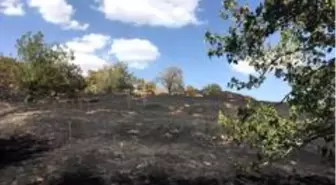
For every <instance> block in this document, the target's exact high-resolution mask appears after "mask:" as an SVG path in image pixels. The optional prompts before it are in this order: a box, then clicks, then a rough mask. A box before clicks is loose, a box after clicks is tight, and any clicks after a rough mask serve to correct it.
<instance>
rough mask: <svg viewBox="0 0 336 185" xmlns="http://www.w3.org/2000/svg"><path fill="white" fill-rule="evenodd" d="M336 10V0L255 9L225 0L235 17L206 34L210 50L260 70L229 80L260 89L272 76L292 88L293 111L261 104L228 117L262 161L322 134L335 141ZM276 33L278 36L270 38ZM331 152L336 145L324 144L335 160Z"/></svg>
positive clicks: (270, 2) (295, 0)
mask: <svg viewBox="0 0 336 185" xmlns="http://www.w3.org/2000/svg"><path fill="white" fill-rule="evenodd" d="M334 10H335V1H331V0H326V1H325V0H317V1H304V0H284V1H278V0H266V1H264V2H263V3H260V4H259V5H258V6H257V7H256V8H255V9H252V10H251V9H250V8H249V7H247V6H240V5H239V4H238V3H237V2H236V1H234V0H224V3H223V10H222V17H223V18H224V19H225V20H234V23H233V24H232V26H231V27H230V28H229V32H228V34H226V35H219V34H213V33H210V32H207V33H206V34H205V37H206V39H207V41H208V43H209V47H210V48H209V52H208V55H209V56H210V57H212V56H217V57H222V56H223V55H226V57H227V59H228V62H229V63H238V62H246V63H248V64H249V65H250V66H253V67H254V69H255V70H256V73H257V74H256V75H250V76H249V80H248V81H240V80H238V79H236V78H232V80H231V82H230V83H229V86H230V87H232V88H237V89H238V90H239V89H252V88H257V87H259V86H260V85H262V83H263V81H264V80H265V79H266V77H267V75H274V76H276V77H277V78H279V79H281V80H283V81H284V82H285V83H287V84H288V85H289V86H290V87H291V91H290V92H289V94H288V95H286V96H285V97H284V99H283V102H286V103H287V104H288V106H289V107H290V116H289V117H288V118H285V119H284V118H282V117H279V116H278V115H277V112H276V111H274V109H273V107H270V106H267V105H261V104H251V105H248V106H247V107H245V108H243V109H242V111H240V116H239V119H238V120H231V121H228V120H227V119H226V118H225V119H224V118H223V115H222V116H221V119H220V122H221V123H223V124H224V125H225V127H226V128H227V129H226V130H228V133H229V135H231V137H232V138H233V139H234V140H236V141H238V142H247V143H249V144H250V145H252V146H258V148H259V150H260V159H263V161H269V160H270V161H272V160H275V159H278V158H282V157H285V156H286V155H287V154H288V153H290V151H291V150H293V149H296V148H300V147H303V146H305V145H306V144H308V143H310V142H312V141H314V140H316V139H321V138H323V139H324V141H326V144H328V143H334V142H335V139H334V136H335V133H334V128H335V121H334V114H335V97H334V94H335V71H334V68H335V52H334V51H335V45H334V44H335V12H334ZM312 12H314V16H311V13H312ZM271 37H278V38H279V41H278V42H276V43H272V44H268V43H267V42H266V41H267V40H269V39H270V38H271ZM273 40H274V39H273ZM238 127H240V128H239V129H238ZM275 136H276V137H275ZM251 138H254V139H251ZM328 151H329V152H328ZM330 151H331V152H330ZM332 151H334V145H333V144H332V147H331V148H326V147H322V153H323V154H327V153H328V154H331V155H329V156H331V158H332V159H334V157H335V156H334V152H332Z"/></svg>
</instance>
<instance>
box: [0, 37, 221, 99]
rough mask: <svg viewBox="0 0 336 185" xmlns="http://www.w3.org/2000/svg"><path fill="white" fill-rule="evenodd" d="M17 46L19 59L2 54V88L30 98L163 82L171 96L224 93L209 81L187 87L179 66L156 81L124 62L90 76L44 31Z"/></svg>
mask: <svg viewBox="0 0 336 185" xmlns="http://www.w3.org/2000/svg"><path fill="white" fill-rule="evenodd" d="M16 49H17V58H12V57H6V56H0V77H1V78H0V87H6V88H7V89H11V90H16V91H19V92H21V93H22V94H26V95H28V96H27V97H47V96H60V95H65V96H67V97H72V98H73V97H76V96H77V94H78V93H80V92H83V91H84V92H86V93H93V94H97V93H111V92H120V91H124V90H130V91H134V90H137V91H146V92H150V93H155V90H156V83H160V84H162V85H163V87H164V88H165V89H166V90H167V92H168V94H170V95H172V94H184V93H186V94H187V95H189V96H195V95H196V94H199V93H202V94H204V95H216V94H219V93H220V92H221V88H220V86H219V85H217V84H210V85H208V86H206V87H205V88H204V89H203V90H202V91H199V90H197V89H196V88H194V87H192V86H187V87H186V88H185V85H184V81H183V72H182V70H181V69H180V68H178V67H169V68H167V69H165V70H164V71H163V72H161V73H160V74H159V75H158V77H157V79H156V80H155V81H153V82H146V81H145V80H144V79H141V78H137V77H136V76H134V75H133V74H132V73H131V72H129V70H128V68H127V66H126V65H125V64H124V63H122V62H117V63H115V64H113V65H109V66H104V67H103V68H101V69H99V70H97V71H89V72H88V76H87V77H83V76H82V71H81V69H80V68H79V67H78V66H77V65H75V64H73V63H72V62H71V61H72V60H74V55H73V53H72V52H69V50H68V49H67V48H65V47H64V46H60V45H58V44H48V43H46V42H45V40H44V35H43V34H42V33H41V32H38V33H36V34H32V33H31V32H29V33H27V34H25V35H23V36H22V37H21V38H19V39H18V40H17V43H16ZM2 89H4V88H2Z"/></svg>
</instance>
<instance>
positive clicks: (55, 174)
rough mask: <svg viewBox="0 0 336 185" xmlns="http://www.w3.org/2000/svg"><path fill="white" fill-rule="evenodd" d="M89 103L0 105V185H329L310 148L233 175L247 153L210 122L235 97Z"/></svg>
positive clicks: (239, 100) (230, 107)
mask: <svg viewBox="0 0 336 185" xmlns="http://www.w3.org/2000/svg"><path fill="white" fill-rule="evenodd" d="M92 98H93V97H83V100H82V101H80V102H78V103H69V102H67V101H61V102H57V103H56V102H48V101H39V102H38V103H33V104H29V105H25V104H23V103H20V102H11V103H9V102H2V103H0V104H1V105H0V185H2V184H9V185H12V184H13V185H14V184H15V185H35V184H36V185H37V184H41V185H75V184H80V185H110V184H111V185H112V184H123V185H131V184H139V185H145V184H156V185H179V184H183V185H184V184H186V185H195V184H197V185H203V184H204V185H217V184H218V185H226V184H227V185H232V184H234V185H243V184H251V185H255V184H262V185H266V184H270V185H271V184H272V185H273V184H274V185H280V184H281V185H285V184H295V185H296V184H297V185H299V184H300V185H301V184H306V185H319V184H321V185H327V184H335V183H334V168H333V167H330V166H329V165H328V164H327V163H325V162H324V161H323V160H322V159H321V158H320V157H319V155H318V154H317V152H316V147H315V146H308V147H306V148H304V149H302V150H300V151H294V152H293V153H292V154H291V155H290V156H289V157H288V158H287V159H284V160H282V161H278V162H276V163H274V164H272V165H270V166H268V167H266V168H264V169H261V170H260V171H258V172H256V171H254V172H242V171H239V170H237V169H236V168H235V162H236V161H239V162H240V163H243V164H244V163H247V162H250V161H251V160H254V159H255V158H256V156H255V151H254V150H253V149H250V148H247V147H241V146H240V147H239V146H236V145H234V144H232V143H230V142H228V141H226V140H225V139H223V137H222V136H221V129H222V128H221V127H220V126H219V125H218V124H217V121H216V120H217V114H218V110H219V109H221V110H222V111H223V112H224V114H226V115H233V114H234V113H235V112H236V109H237V107H238V106H239V105H243V104H244V102H245V99H244V97H243V96H238V95H235V94H231V95H230V96H226V97H221V98H218V97H216V98H213V97H212V98H211V97H203V98H190V97H181V96H172V97H168V96H156V97H151V98H149V99H148V101H147V102H146V104H143V102H142V101H141V100H139V99H136V98H135V97H133V99H132V100H131V101H130V103H129V104H128V103H127V99H126V97H125V96H120V95H119V96H117V95H105V96H99V97H94V98H95V99H99V101H85V100H88V99H92ZM275 105H276V107H277V109H278V110H279V111H280V112H283V113H285V112H286V111H285V106H284V105H278V104H275Z"/></svg>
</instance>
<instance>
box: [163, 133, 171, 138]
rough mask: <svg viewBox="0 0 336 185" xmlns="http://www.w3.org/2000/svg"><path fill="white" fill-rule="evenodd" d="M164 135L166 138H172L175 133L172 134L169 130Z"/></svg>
mask: <svg viewBox="0 0 336 185" xmlns="http://www.w3.org/2000/svg"><path fill="white" fill-rule="evenodd" d="M164 136H165V137H166V138H172V137H173V135H172V134H170V133H168V132H167V133H165V134H164Z"/></svg>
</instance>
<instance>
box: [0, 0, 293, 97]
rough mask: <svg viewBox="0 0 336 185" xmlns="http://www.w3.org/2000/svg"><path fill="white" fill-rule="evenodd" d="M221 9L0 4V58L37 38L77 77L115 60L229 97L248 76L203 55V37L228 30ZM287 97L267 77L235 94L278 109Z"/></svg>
mask: <svg viewBox="0 0 336 185" xmlns="http://www.w3.org/2000/svg"><path fill="white" fill-rule="evenodd" d="M130 5H133V6H130ZM220 6H221V0H167V1H162V0H148V1H144V0H137V1H135V0H122V1H121V0H86V1H79V0H52V1H51V0H50V1H49V0H48V1H47V0H0V28H1V29H0V40H1V42H0V52H2V53H3V54H5V55H9V54H10V53H12V54H13V55H15V53H16V51H15V41H16V39H17V38H19V37H20V36H21V35H22V34H24V33H26V32H27V31H33V32H36V31H42V32H43V33H44V35H45V37H46V40H47V41H48V42H58V43H60V44H64V45H66V46H68V47H69V48H70V49H73V50H74V51H75V56H76V61H74V62H75V63H76V64H78V65H80V66H81V67H82V69H83V70H84V71H86V70H88V69H98V68H99V67H102V66H103V65H106V64H109V63H113V62H114V61H116V60H122V61H124V62H126V63H127V64H129V66H130V70H131V71H132V72H133V73H134V74H135V75H137V76H139V77H143V78H145V79H147V80H152V79H154V78H155V77H156V76H157V75H158V73H159V72H161V71H162V70H164V69H165V68H166V67H169V66H178V67H180V68H181V69H182V70H183V72H184V79H185V83H186V84H189V85H193V86H195V87H197V88H201V87H203V86H204V85H206V84H208V83H218V84H220V85H221V86H222V87H223V89H225V90H231V89H228V88H227V86H226V85H227V83H228V82H229V80H230V78H231V77H233V76H235V77H238V78H239V79H245V78H247V73H248V72H251V69H250V68H249V67H248V66H244V65H240V66H236V67H233V66H230V65H229V64H227V62H226V58H225V57H224V58H220V59H216V58H213V59H209V58H208V57H207V55H206V49H207V48H206V44H205V42H204V33H205V31H206V30H211V31H214V32H220V33H225V32H226V31H227V28H228V23H227V22H224V21H222V20H221V19H220V18H219V10H220ZM288 90H289V88H288V87H287V85H285V84H284V83H283V82H281V81H279V80H277V79H275V78H274V77H271V78H269V79H268V80H267V81H266V82H265V83H264V84H263V86H262V87H261V88H259V89H254V90H250V91H247V90H244V91H240V93H242V94H246V95H250V96H253V97H255V98H257V99H261V100H271V101H277V100H281V99H282V97H283V96H284V95H285V94H286V93H287V92H288Z"/></svg>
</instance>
